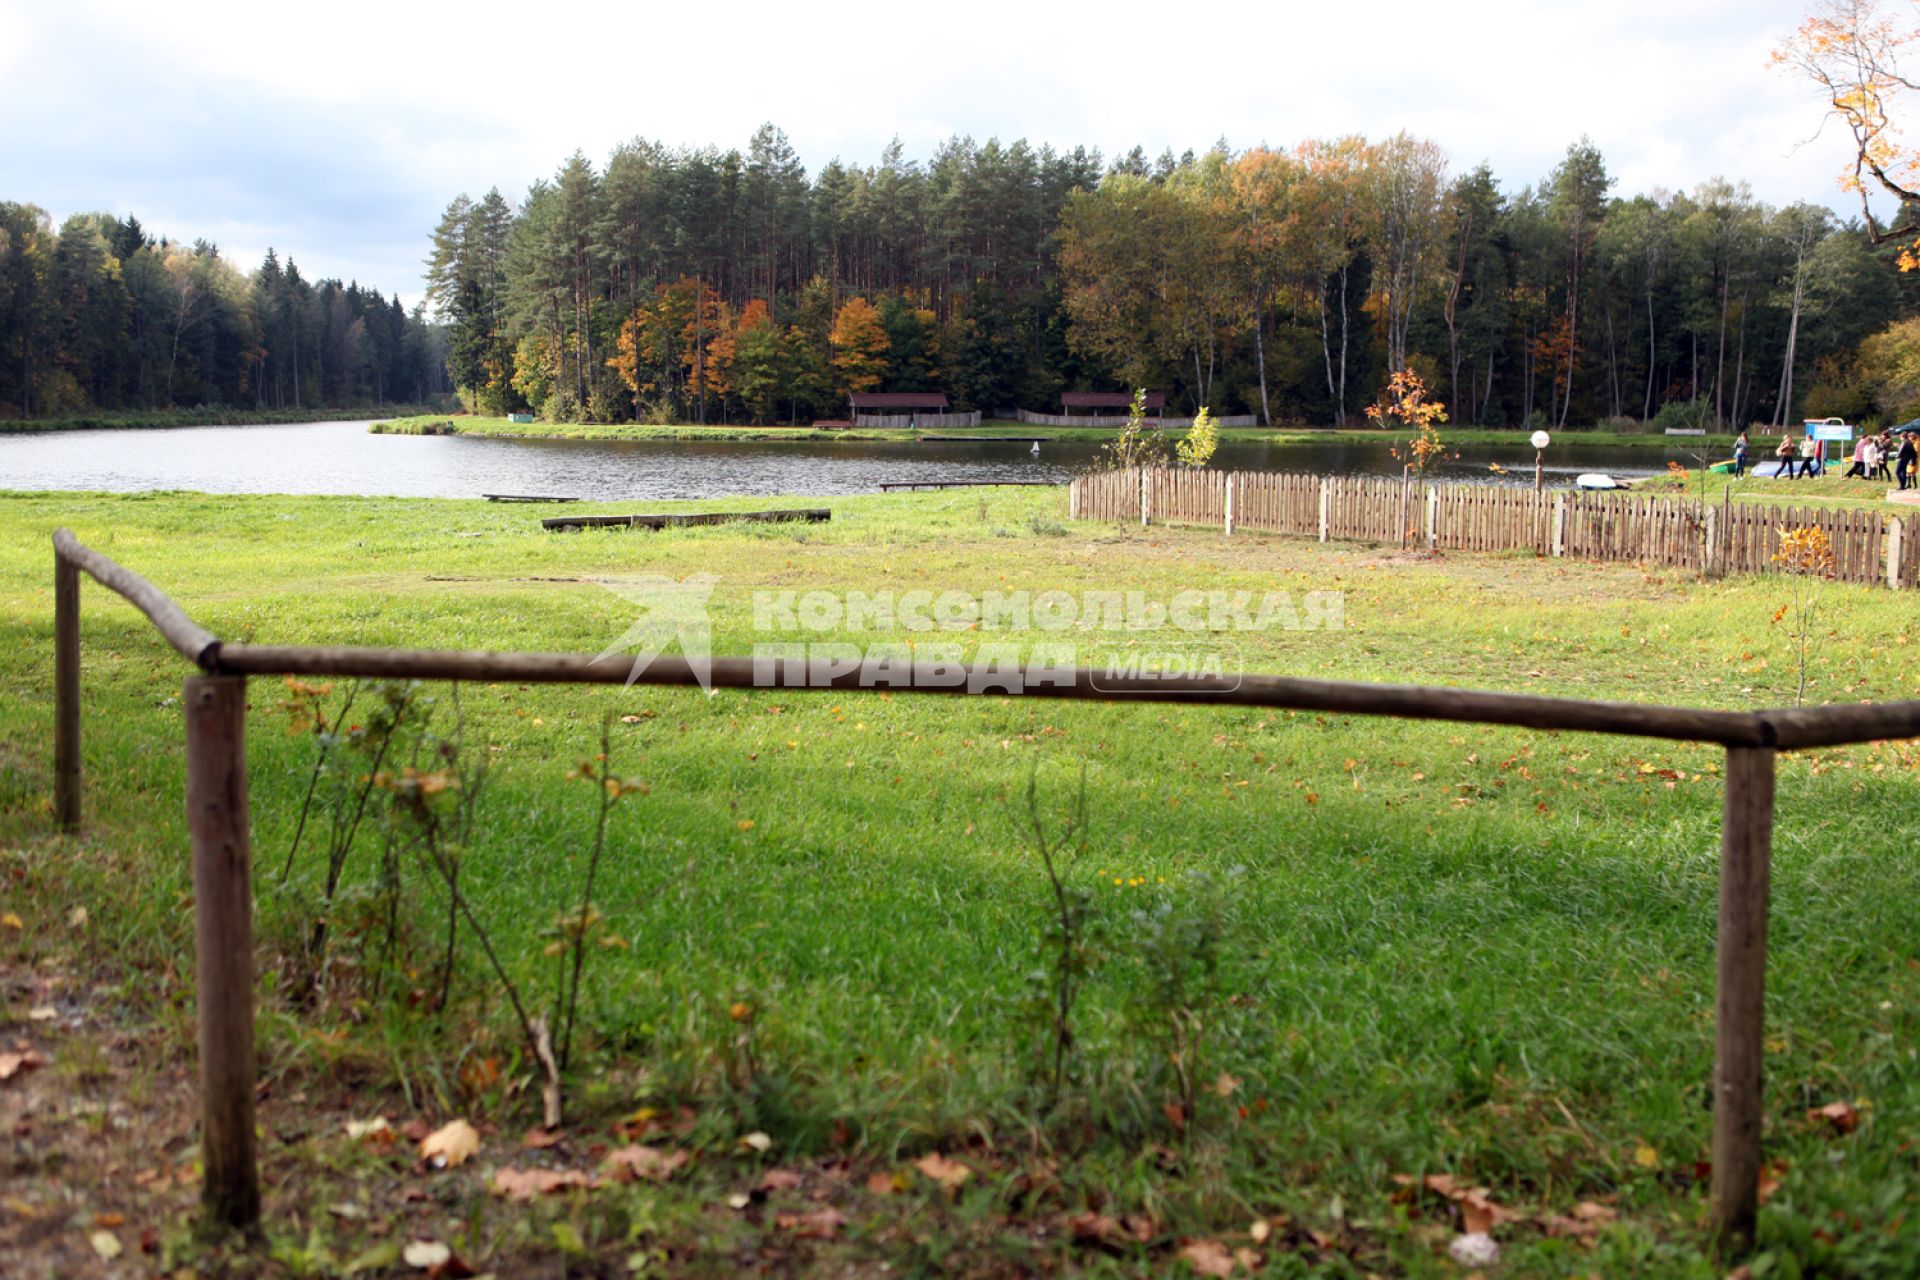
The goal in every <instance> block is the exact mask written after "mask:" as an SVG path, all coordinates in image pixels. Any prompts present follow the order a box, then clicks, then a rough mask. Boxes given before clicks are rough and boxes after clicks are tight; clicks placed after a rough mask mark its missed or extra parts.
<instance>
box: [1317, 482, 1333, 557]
mask: <svg viewBox="0 0 1920 1280" xmlns="http://www.w3.org/2000/svg"><path fill="white" fill-rule="evenodd" d="M1332 502H1333V481H1332V480H1330V479H1328V478H1327V477H1326V476H1321V477H1320V541H1322V542H1325V541H1326V540H1327V512H1328V509H1329V508H1330V506H1331V505H1332Z"/></svg>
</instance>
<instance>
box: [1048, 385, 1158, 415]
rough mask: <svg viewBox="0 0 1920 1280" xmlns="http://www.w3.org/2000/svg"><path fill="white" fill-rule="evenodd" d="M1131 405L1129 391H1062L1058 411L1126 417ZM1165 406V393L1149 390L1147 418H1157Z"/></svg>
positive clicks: (1068, 413)
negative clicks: (1115, 414)
mask: <svg viewBox="0 0 1920 1280" xmlns="http://www.w3.org/2000/svg"><path fill="white" fill-rule="evenodd" d="M1132 407H1133V393H1132V392H1129V391H1062V392H1061V393H1060V411H1061V412H1062V413H1064V414H1066V415H1068V416H1070V417H1090V418H1098V417H1105V416H1106V415H1108V414H1113V413H1117V414H1118V415H1119V416H1120V417H1123V418H1124V417H1126V416H1127V411H1128V410H1129V409H1131V408H1132ZM1166 407H1167V393H1166V392H1164V391H1149V392H1147V394H1146V410H1147V416H1148V417H1149V418H1157V417H1159V416H1160V414H1161V412H1162V411H1163V410H1164V409H1165V408H1166Z"/></svg>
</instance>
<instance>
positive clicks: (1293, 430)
mask: <svg viewBox="0 0 1920 1280" xmlns="http://www.w3.org/2000/svg"><path fill="white" fill-rule="evenodd" d="M1118 425H1119V424H1118V423H1117V422H1116V424H1115V426H1113V427H1046V426H1032V425H1029V424H1027V423H1023V422H1010V421H989V422H983V423H981V424H980V425H979V426H977V427H941V428H938V429H935V430H929V431H926V432H920V433H916V432H913V431H908V430H905V429H896V428H888V427H839V428H828V429H822V430H815V429H814V428H813V427H812V426H795V427H786V426H777V425H775V426H750V425H740V426H649V425H644V424H641V423H634V422H620V423H578V422H531V423H528V422H510V421H508V420H507V419H505V418H485V417H472V416H465V415H455V416H449V415H446V414H423V415H417V416H413V417H400V418H394V419H392V420H389V421H384V422H377V423H374V424H373V425H372V427H370V428H369V429H370V430H372V431H375V432H384V433H390V434H396V435H442V434H457V435H475V436H494V437H500V438H507V439H528V440H541V439H548V440H551V439H562V440H749V441H752V440H758V441H767V440H913V439H917V438H919V436H921V435H930V436H962V437H975V436H980V437H984V436H1019V437H1022V438H1037V439H1042V440H1064V441H1076V442H1084V443H1096V444H1097V443H1104V442H1106V441H1109V440H1111V439H1113V438H1114V435H1115V434H1116V431H1117V429H1118ZM1167 434H1168V435H1170V436H1179V435H1181V434H1183V431H1182V430H1180V429H1173V430H1170V431H1168V432H1167ZM1219 435H1220V438H1221V439H1222V440H1227V441H1235V442H1244V443H1253V444H1273V445H1289V444H1325V443H1329V442H1333V443H1344V442H1349V441H1352V442H1361V443H1383V442H1387V441H1390V440H1392V439H1393V438H1394V437H1393V436H1392V434H1391V433H1389V432H1383V431H1378V430H1374V429H1371V428H1347V429H1341V430H1336V429H1334V428H1332V427H1277V428H1267V427H1226V428H1222V429H1221V430H1220V432H1219ZM1528 435H1529V433H1528V432H1527V431H1525V430H1521V429H1517V428H1505V427H1447V428H1444V429H1443V431H1442V436H1443V437H1444V439H1445V440H1446V442H1447V443H1448V444H1450V445H1485V444H1495V445H1510V446H1512V447H1514V448H1516V449H1520V450H1523V451H1524V450H1528V449H1531V448H1532V446H1531V445H1530V444H1528V443H1527V437H1528ZM1555 438H1556V440H1557V441H1558V442H1559V443H1561V444H1571V445H1608V446H1626V447H1635V448H1649V449H1660V450H1666V449H1673V448H1697V449H1701V450H1704V451H1707V452H1711V453H1713V454H1714V455H1715V456H1716V457H1717V456H1718V455H1719V454H1721V453H1725V452H1728V451H1730V450H1731V449H1732V447H1733V438H1732V437H1731V436H1728V437H1726V438H1725V439H1724V440H1721V439H1717V438H1716V439H1713V440H1709V441H1706V442H1702V441H1701V440H1700V439H1699V438H1698V437H1687V438H1677V437H1668V436H1663V435H1659V434H1646V433H1638V432H1621V431H1600V430H1590V431H1565V432H1560V433H1558V434H1557V435H1556V437H1555Z"/></svg>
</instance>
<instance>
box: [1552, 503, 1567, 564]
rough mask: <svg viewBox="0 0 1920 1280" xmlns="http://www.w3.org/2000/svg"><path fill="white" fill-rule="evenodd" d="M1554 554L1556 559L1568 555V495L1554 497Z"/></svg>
mask: <svg viewBox="0 0 1920 1280" xmlns="http://www.w3.org/2000/svg"><path fill="white" fill-rule="evenodd" d="M1553 554H1554V556H1555V557H1556V558H1558V557H1561V556H1564V555H1566V554H1567V495H1566V494H1564V493H1556V494H1554V495H1553Z"/></svg>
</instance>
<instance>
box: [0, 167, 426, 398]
mask: <svg viewBox="0 0 1920 1280" xmlns="http://www.w3.org/2000/svg"><path fill="white" fill-rule="evenodd" d="M450 390H451V386H450V384H449V383H448V381H447V375H446V353H445V344H444V336H443V335H442V334H441V332H440V330H439V326H438V325H435V324H432V323H430V322H429V321H428V319H427V317H426V315H425V312H424V310H423V309H422V308H421V307H415V308H414V309H413V310H412V311H409V310H407V309H406V308H405V307H403V306H402V305H401V302H400V298H399V296H398V295H397V294H396V295H393V296H391V297H382V296H381V295H380V293H379V292H378V291H376V290H372V289H363V288H362V287H361V286H360V285H359V284H358V283H355V282H349V283H347V284H344V285H343V284H342V283H341V282H340V281H338V280H331V279H328V280H320V281H314V282H310V281H308V280H307V279H306V278H305V277H304V276H302V275H301V273H300V269H299V268H298V267H297V266H296V265H295V264H294V262H293V260H292V259H291V258H289V259H287V261H286V262H285V263H284V264H283V263H282V262H281V261H280V260H279V257H278V256H277V255H276V254H275V253H274V252H273V251H272V250H268V252H267V256H266V259H265V261H264V262H262V263H261V265H260V267H259V268H258V269H257V270H256V271H254V272H253V273H252V274H250V275H249V274H246V273H243V272H242V271H240V270H239V269H238V268H237V267H235V266H234V265H233V264H232V263H231V262H229V261H228V260H227V259H226V258H224V257H223V256H221V254H220V251H219V249H218V247H217V246H215V245H212V244H208V243H207V242H206V241H203V240H201V241H195V242H194V243H192V244H190V245H189V244H183V243H180V242H176V241H169V240H167V239H164V238H161V239H155V238H153V237H152V236H150V235H149V234H148V233H147V231H146V229H145V228H144V227H142V226H141V225H140V222H139V220H138V219H137V218H135V217H133V216H131V215H128V216H127V217H125V218H116V217H113V216H112V215H109V214H98V213H89V214H76V215H74V216H73V217H70V218H68V219H66V220H65V221H64V222H62V223H61V224H60V227H59V229H58V230H57V231H56V230H55V229H54V226H53V221H52V219H51V217H49V215H48V214H47V213H46V211H45V210H43V209H40V208H38V207H36V206H34V205H31V204H20V203H10V202H0V418H7V417H20V418H58V417H63V416H71V415H76V414H82V413H86V412H89V411H96V410H106V411H117V410H158V409H171V408H176V407H179V408H199V407H215V406H219V407H234V408H247V409H276V410H303V409H320V408H344V407H363V406H373V407H377V406H380V405H384V404H390V403H400V404H413V403H421V402H424V401H427V400H429V399H431V398H432V397H433V396H435V395H438V394H445V393H446V392H448V391H450Z"/></svg>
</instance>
